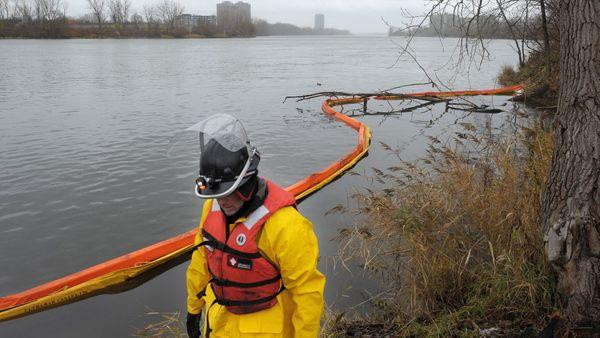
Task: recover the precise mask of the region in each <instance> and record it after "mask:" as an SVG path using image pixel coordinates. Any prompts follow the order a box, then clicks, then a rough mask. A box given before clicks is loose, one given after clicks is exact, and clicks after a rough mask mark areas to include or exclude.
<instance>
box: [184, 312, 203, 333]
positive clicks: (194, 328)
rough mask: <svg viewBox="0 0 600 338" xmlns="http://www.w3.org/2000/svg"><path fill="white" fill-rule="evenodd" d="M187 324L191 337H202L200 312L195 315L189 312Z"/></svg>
mask: <svg viewBox="0 0 600 338" xmlns="http://www.w3.org/2000/svg"><path fill="white" fill-rule="evenodd" d="M185 326H186V327H187V333H188V336H190V338H200V314H197V315H195V314H192V313H189V312H188V314H187V319H186V321H185Z"/></svg>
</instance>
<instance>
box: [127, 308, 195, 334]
mask: <svg viewBox="0 0 600 338" xmlns="http://www.w3.org/2000/svg"><path fill="white" fill-rule="evenodd" d="M146 315H148V316H152V317H153V318H156V319H153V320H152V321H153V323H152V324H148V325H147V326H146V327H144V328H143V329H139V330H136V331H135V332H134V334H133V335H134V336H136V337H187V331H186V328H185V323H184V322H182V321H181V319H180V313H179V312H154V311H153V312H148V313H147V314H146Z"/></svg>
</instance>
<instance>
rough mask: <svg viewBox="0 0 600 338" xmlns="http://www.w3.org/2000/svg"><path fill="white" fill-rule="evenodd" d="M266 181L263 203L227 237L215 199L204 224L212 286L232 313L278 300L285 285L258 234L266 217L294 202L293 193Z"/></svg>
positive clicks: (270, 305)
mask: <svg viewBox="0 0 600 338" xmlns="http://www.w3.org/2000/svg"><path fill="white" fill-rule="evenodd" d="M266 182H267V196H266V197H265V201H264V202H263V205H262V206H260V207H259V208H258V209H256V210H255V211H253V212H252V213H251V214H250V215H248V217H247V219H246V221H244V222H243V223H237V224H236V225H235V226H234V228H233V230H232V231H231V234H230V235H229V238H227V239H226V238H225V236H226V235H225V227H227V226H228V225H227V224H225V215H224V214H223V212H222V211H221V209H220V208H218V207H217V205H216V203H217V202H216V201H215V200H213V201H212V203H213V208H211V211H210V213H209V214H208V215H207V217H206V220H205V221H204V224H203V235H204V237H205V238H204V241H209V242H213V245H211V244H210V243H209V244H207V245H205V251H206V260H207V263H208V269H209V271H210V274H211V277H212V279H211V287H212V289H213V291H214V294H215V296H216V298H217V302H219V303H220V304H222V305H225V306H226V307H227V310H229V311H230V312H232V313H236V314H244V313H252V312H257V311H260V310H263V309H267V308H270V307H272V306H274V305H275V304H277V299H276V298H275V296H276V295H277V294H278V293H279V292H280V290H281V288H282V287H283V285H282V283H281V278H280V275H279V271H278V270H277V268H276V267H275V266H274V265H273V264H271V263H270V262H269V261H268V260H267V259H265V258H264V257H263V256H262V255H260V254H259V252H258V245H257V240H258V238H257V237H258V235H259V234H260V231H261V229H262V227H263V226H264V224H265V222H266V220H267V219H268V218H269V217H270V216H271V215H272V214H273V213H275V212H276V211H277V210H279V209H281V208H284V207H287V206H292V205H295V203H296V199H295V198H294V195H292V194H291V193H289V192H287V191H286V190H284V189H283V188H281V187H279V186H277V185H276V184H274V183H272V182H270V181H266Z"/></svg>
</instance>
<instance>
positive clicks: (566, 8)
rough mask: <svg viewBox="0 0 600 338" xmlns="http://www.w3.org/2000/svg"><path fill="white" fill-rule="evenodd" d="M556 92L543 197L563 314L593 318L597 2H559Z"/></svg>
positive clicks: (596, 306) (598, 129)
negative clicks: (552, 139) (557, 95)
mask: <svg viewBox="0 0 600 338" xmlns="http://www.w3.org/2000/svg"><path fill="white" fill-rule="evenodd" d="M559 15H560V92H559V103H558V115H557V116H556V121H555V126H554V128H555V129H554V142H555V143H554V154H553V158H552V168H551V170H550V175H549V177H548V183H547V187H546V191H545V195H544V201H543V215H542V233H543V235H544V242H545V249H546V255H547V257H548V261H549V262H550V263H551V264H552V266H553V268H554V270H555V271H556V273H557V275H558V293H559V296H560V297H559V299H560V302H561V306H562V308H563V313H564V314H565V315H566V316H567V318H568V319H569V320H571V321H572V322H573V323H574V324H590V323H596V324H597V323H600V1H599V0H561V1H560V9H559Z"/></svg>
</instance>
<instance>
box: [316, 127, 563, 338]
mask: <svg viewBox="0 0 600 338" xmlns="http://www.w3.org/2000/svg"><path fill="white" fill-rule="evenodd" d="M463 127H464V128H465V132H464V133H456V135H457V137H456V139H455V140H454V141H453V142H452V143H451V144H452V145H444V144H442V143H441V142H440V141H439V140H437V139H435V138H431V141H432V142H431V145H430V147H429V151H428V156H427V157H426V158H424V159H422V160H421V161H420V162H418V163H405V162H401V161H400V163H399V165H398V166H397V167H392V168H388V169H387V170H385V171H379V170H375V179H376V180H377V181H379V182H380V183H381V182H383V183H385V184H386V187H387V188H386V189H384V191H383V192H381V193H375V192H372V191H367V192H365V193H359V194H357V195H355V198H356V200H357V201H358V205H359V206H358V209H357V210H356V211H357V214H360V218H361V219H364V221H362V224H361V226H357V227H355V228H354V229H351V230H344V231H342V232H341V234H340V237H341V240H342V244H341V246H340V254H341V256H342V257H343V258H344V259H359V260H360V262H361V264H362V266H363V268H364V269H366V270H367V271H369V272H370V273H371V275H372V276H374V277H376V278H378V279H380V280H381V282H382V288H383V289H385V290H387V292H386V293H385V295H383V296H380V297H377V298H376V299H374V300H373V301H372V303H373V305H374V310H373V314H372V315H371V316H370V317H369V318H370V319H368V320H362V321H356V320H351V319H344V318H343V317H340V318H338V317H335V315H331V317H332V318H335V319H333V320H330V321H329V322H328V327H327V328H326V332H329V333H331V334H332V335H337V336H339V335H348V334H353V333H354V334H353V335H362V334H370V333H368V332H367V331H360V327H363V328H367V329H368V328H369V327H371V328H372V327H373V325H380V326H381V328H382V330H383V331H381V332H382V334H383V335H387V334H390V335H394V336H397V335H419V336H420V335H434V336H437V335H444V336H446V335H467V336H468V335H474V334H479V333H480V332H481V330H482V329H485V328H491V327H495V328H499V329H500V330H504V331H500V332H505V333H508V332H511V333H515V332H518V333H520V334H524V333H525V334H526V333H527V332H539V330H541V329H542V328H543V327H544V325H545V323H546V322H547V320H548V316H549V315H550V313H551V312H552V311H553V310H554V304H555V301H554V299H553V297H552V295H553V294H554V287H555V286H554V285H555V282H554V280H553V278H552V277H551V274H550V270H549V269H548V268H547V264H546V261H545V257H544V252H543V243H542V238H541V230H540V219H539V215H540V199H541V196H542V192H543V187H544V183H545V180H546V175H547V170H548V168H549V163H550V159H551V154H552V137H551V134H550V133H549V132H546V131H543V130H542V129H541V128H536V130H531V129H527V128H524V129H523V130H522V131H521V133H519V135H517V136H513V137H503V138H502V139H501V140H491V139H487V140H486V139H485V138H484V137H481V136H480V134H479V133H478V131H477V130H476V128H475V127H474V126H473V125H470V124H463ZM384 147H385V145H384ZM466 149H471V150H470V151H466ZM473 149H477V151H476V152H473ZM389 150H390V151H393V150H391V149H389ZM361 325H362V326H361ZM357 327H358V328H357ZM349 329H350V330H354V331H355V332H350V331H349ZM509 329H516V331H506V330H509ZM355 333H358V334H355Z"/></svg>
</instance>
